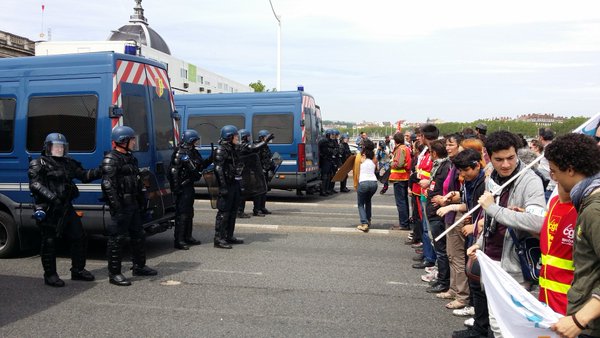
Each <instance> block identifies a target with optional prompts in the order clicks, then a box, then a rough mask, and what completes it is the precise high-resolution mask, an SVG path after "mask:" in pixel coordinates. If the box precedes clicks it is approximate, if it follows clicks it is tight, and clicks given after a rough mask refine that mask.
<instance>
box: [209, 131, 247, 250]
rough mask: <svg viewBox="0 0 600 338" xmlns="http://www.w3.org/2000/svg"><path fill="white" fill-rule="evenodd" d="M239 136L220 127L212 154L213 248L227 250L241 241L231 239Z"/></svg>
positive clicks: (238, 177) (240, 169) (236, 198)
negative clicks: (214, 191)
mask: <svg viewBox="0 0 600 338" xmlns="http://www.w3.org/2000/svg"><path fill="white" fill-rule="evenodd" d="M238 143H239V134H238V130H237V128H236V127H235V126H232V125H226V126H224V127H223V128H221V139H220V140H219V145H218V147H217V152H216V154H215V175H216V178H217V184H218V185H219V195H218V197H217V209H218V211H217V216H216V220H215V239H214V246H215V248H221V249H231V244H242V243H244V241H243V240H242V239H237V238H235V237H234V236H233V231H234V230H235V219H236V216H237V209H238V206H239V204H240V197H241V196H240V195H241V186H240V181H241V180H242V172H243V170H244V165H243V163H241V161H240V157H239V153H238V149H237V145H238Z"/></svg>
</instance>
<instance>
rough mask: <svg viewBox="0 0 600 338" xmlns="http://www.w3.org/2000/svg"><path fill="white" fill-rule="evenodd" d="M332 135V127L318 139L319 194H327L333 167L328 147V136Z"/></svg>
mask: <svg viewBox="0 0 600 338" xmlns="http://www.w3.org/2000/svg"><path fill="white" fill-rule="evenodd" d="M331 135H333V130H332V129H327V130H325V137H324V138H322V139H320V140H319V143H318V147H319V169H320V170H321V193H320V194H319V195H321V196H327V195H329V185H330V181H331V170H332V167H333V161H332V157H331V156H332V153H331V149H330V147H329V141H330V140H329V138H330V137H331Z"/></svg>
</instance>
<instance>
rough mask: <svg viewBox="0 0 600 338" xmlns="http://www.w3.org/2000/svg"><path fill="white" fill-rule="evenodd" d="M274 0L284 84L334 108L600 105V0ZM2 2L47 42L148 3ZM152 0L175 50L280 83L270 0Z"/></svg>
mask: <svg viewBox="0 0 600 338" xmlns="http://www.w3.org/2000/svg"><path fill="white" fill-rule="evenodd" d="M271 1H272V3H273V6H274V8H275V11H276V12H277V14H278V15H279V16H280V17H281V22H282V26H281V32H282V33H281V55H282V61H281V90H296V88H297V86H298V85H303V86H304V88H305V91H306V92H308V93H310V94H311V95H313V96H314V97H315V100H316V102H317V104H318V105H320V106H321V110H322V113H323V118H324V119H327V120H342V121H352V122H360V121H363V120H364V121H397V120H407V121H411V122H424V121H425V120H426V119H427V118H436V119H441V120H444V121H461V122H467V121H474V120H477V119H480V118H494V117H505V116H508V117H516V116H518V115H523V114H530V113H551V114H552V113H553V114H555V115H559V116H567V117H570V116H592V115H594V114H596V113H598V112H600V1H597V0H571V1H564V0H560V1H557V0H543V1H541V0H503V1H485V0H454V1H448V0H429V1H427V0H425V1H414V0H413V1H405V0H371V1H352V0H344V1H342V0H302V1H299V0H271ZM1 3H2V11H0V30H3V31H7V32H10V33H13V34H17V35H21V36H24V37H27V38H29V39H32V40H39V39H40V38H39V35H40V33H41V32H42V31H43V32H44V33H46V34H47V30H48V29H49V28H50V29H51V35H52V40H53V41H71V40H92V41H95V40H106V39H107V38H108V36H109V34H110V33H111V30H116V29H117V28H119V27H120V26H122V25H125V24H127V22H128V20H129V16H130V15H131V14H133V7H134V5H135V2H134V0H102V1H81V0H45V1H39V0H37V1H33V0H2V1H1ZM42 4H44V5H45V10H44V14H43V16H42V10H41V6H42ZM142 6H143V7H144V10H145V12H144V15H145V16H146V18H147V19H148V23H149V24H150V27H152V28H153V29H155V30H156V31H157V32H158V33H159V34H160V35H161V36H162V37H163V38H164V39H165V40H166V42H167V44H168V45H169V48H170V49H171V54H172V55H174V56H176V57H178V58H180V59H183V60H185V61H187V62H189V63H192V64H195V65H197V66H199V67H201V68H204V69H208V70H210V71H212V72H215V73H218V74H220V75H223V76H225V77H228V78H230V79H232V80H235V81H237V82H240V83H244V84H249V83H251V82H256V81H258V80H260V81H261V82H262V83H264V84H265V85H266V86H267V88H275V87H276V76H277V21H276V19H275V16H274V15H273V12H272V10H271V6H270V4H269V0H225V1H224V0H169V1H164V0H162V1H160V0H143V1H142ZM42 18H43V20H42ZM42 27H43V29H42Z"/></svg>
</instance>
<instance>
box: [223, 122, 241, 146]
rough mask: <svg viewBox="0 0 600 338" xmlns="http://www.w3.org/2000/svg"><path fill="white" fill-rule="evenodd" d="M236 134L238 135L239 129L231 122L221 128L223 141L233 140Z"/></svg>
mask: <svg viewBox="0 0 600 338" xmlns="http://www.w3.org/2000/svg"><path fill="white" fill-rule="evenodd" d="M235 135H238V129H237V128H236V127H235V126H232V125H230V124H228V125H226V126H223V128H221V141H227V142H232V141H233V138H234V136H235Z"/></svg>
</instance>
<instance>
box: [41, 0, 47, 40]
mask: <svg viewBox="0 0 600 338" xmlns="http://www.w3.org/2000/svg"><path fill="white" fill-rule="evenodd" d="M45 9H46V5H44V4H42V30H40V39H43V38H44V10H45Z"/></svg>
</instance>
